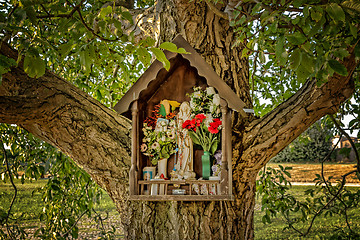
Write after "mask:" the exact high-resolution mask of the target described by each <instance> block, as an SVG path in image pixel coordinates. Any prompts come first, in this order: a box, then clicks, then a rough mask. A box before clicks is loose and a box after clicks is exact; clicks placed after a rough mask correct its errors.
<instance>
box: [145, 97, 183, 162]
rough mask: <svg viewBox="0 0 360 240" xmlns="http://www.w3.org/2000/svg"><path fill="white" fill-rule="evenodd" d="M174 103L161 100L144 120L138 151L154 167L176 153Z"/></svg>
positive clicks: (175, 104)
mask: <svg viewBox="0 0 360 240" xmlns="http://www.w3.org/2000/svg"><path fill="white" fill-rule="evenodd" d="M179 105H180V104H179V103H178V102H176V101H169V100H163V101H161V103H160V104H158V105H156V106H155V107H154V111H153V112H152V116H150V117H148V118H146V119H145V121H144V124H143V128H142V132H143V134H144V137H143V139H142V144H141V146H140V151H141V152H142V153H143V154H144V155H145V156H149V157H150V159H151V163H152V164H153V165H156V164H157V162H158V161H159V160H160V159H162V158H169V157H170V156H171V155H172V154H174V153H175V152H176V150H175V149H176V130H177V127H176V121H175V119H174V118H175V116H176V108H177V107H178V106H179Z"/></svg>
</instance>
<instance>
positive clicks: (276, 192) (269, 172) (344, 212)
mask: <svg viewBox="0 0 360 240" xmlns="http://www.w3.org/2000/svg"><path fill="white" fill-rule="evenodd" d="M279 167H280V170H275V169H273V168H270V167H268V168H267V169H266V171H260V173H259V180H257V191H258V197H261V210H262V213H263V216H262V222H263V223H264V224H270V223H271V222H272V220H273V219H274V218H275V217H277V216H278V215H280V216H281V219H283V221H284V222H286V226H285V227H284V230H286V229H287V230H290V231H292V232H294V231H295V232H296V233H297V234H299V236H302V237H304V236H306V235H308V234H309V233H310V230H311V229H312V228H313V225H314V220H315V219H316V218H318V217H321V216H322V218H328V217H333V216H337V218H339V217H340V218H342V219H343V220H344V222H345V227H343V228H337V229H334V230H332V235H328V236H327V238H328V239H339V238H340V239H343V238H346V239H356V238H358V237H360V232H356V231H355V230H354V229H353V228H352V227H351V216H350V215H348V213H349V212H350V211H353V210H356V209H357V208H358V205H359V198H360V190H359V189H356V190H355V191H354V190H352V191H351V190H349V189H348V188H346V187H344V186H343V183H342V182H339V183H338V184H336V185H335V186H333V185H332V184H331V182H330V180H331V177H329V178H328V179H325V178H324V177H323V176H322V175H320V174H317V177H316V178H315V179H314V181H315V183H316V187H314V188H307V189H306V190H305V191H304V195H305V196H304V197H303V199H300V198H299V196H297V197H295V196H294V195H293V194H290V193H289V192H290V190H291V184H290V183H289V182H288V181H287V180H284V179H285V177H284V175H287V177H291V176H290V175H289V173H288V172H287V171H286V170H288V169H286V168H284V167H282V166H281V165H279Z"/></svg>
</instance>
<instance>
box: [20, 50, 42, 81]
mask: <svg viewBox="0 0 360 240" xmlns="http://www.w3.org/2000/svg"><path fill="white" fill-rule="evenodd" d="M24 71H25V72H26V73H27V74H28V75H29V77H32V78H38V77H41V76H42V75H44V74H45V61H44V60H42V59H41V58H40V57H39V56H34V55H32V54H29V53H27V54H26V55H25V59H24Z"/></svg>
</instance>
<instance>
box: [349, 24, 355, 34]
mask: <svg viewBox="0 0 360 240" xmlns="http://www.w3.org/2000/svg"><path fill="white" fill-rule="evenodd" d="M349 27H350V32H351V34H352V35H353V36H354V38H356V37H357V28H356V27H355V26H354V25H353V24H352V23H349Z"/></svg>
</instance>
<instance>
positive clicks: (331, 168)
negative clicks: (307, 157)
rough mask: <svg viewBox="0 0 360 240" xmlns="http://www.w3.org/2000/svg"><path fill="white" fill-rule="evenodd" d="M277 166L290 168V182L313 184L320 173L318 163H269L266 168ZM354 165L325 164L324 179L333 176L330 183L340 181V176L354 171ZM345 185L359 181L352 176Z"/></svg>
mask: <svg viewBox="0 0 360 240" xmlns="http://www.w3.org/2000/svg"><path fill="white" fill-rule="evenodd" d="M278 165H282V166H284V167H292V170H289V172H290V174H291V179H289V180H290V181H291V182H313V180H314V178H315V177H316V175H315V174H320V173H321V164H319V163H269V164H267V166H269V167H272V168H278ZM355 167H356V164H339V163H326V164H324V173H325V178H328V177H329V176H333V177H334V178H333V180H332V182H336V181H337V180H340V179H341V176H342V175H344V174H345V173H348V172H350V171H352V170H354V169H355ZM346 182H347V183H359V184H360V181H359V179H358V178H357V177H356V175H355V174H352V175H350V176H348V177H347V178H346Z"/></svg>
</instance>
